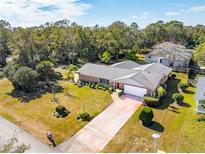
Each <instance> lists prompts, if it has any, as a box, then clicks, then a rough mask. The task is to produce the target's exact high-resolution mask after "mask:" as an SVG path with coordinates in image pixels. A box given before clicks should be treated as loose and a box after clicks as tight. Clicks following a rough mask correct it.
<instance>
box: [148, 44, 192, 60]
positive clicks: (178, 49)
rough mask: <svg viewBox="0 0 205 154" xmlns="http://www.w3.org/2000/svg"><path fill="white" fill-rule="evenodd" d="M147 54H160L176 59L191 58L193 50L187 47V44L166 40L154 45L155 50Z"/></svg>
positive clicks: (160, 55)
mask: <svg viewBox="0 0 205 154" xmlns="http://www.w3.org/2000/svg"><path fill="white" fill-rule="evenodd" d="M146 56H159V57H164V58H167V59H174V60H190V59H191V57H192V50H190V49H186V47H185V46H182V45H178V44H173V43H171V42H164V43H161V44H158V45H155V46H154V47H153V52H151V53H148V54H147V55H146Z"/></svg>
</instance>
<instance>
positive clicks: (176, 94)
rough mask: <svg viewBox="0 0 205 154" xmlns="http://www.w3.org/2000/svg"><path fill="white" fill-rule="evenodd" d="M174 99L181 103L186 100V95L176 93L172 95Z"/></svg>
mask: <svg viewBox="0 0 205 154" xmlns="http://www.w3.org/2000/svg"><path fill="white" fill-rule="evenodd" d="M172 99H173V100H174V101H175V102H177V103H181V102H182V101H183V100H184V96H183V95H181V94H179V93H175V94H173V95H172Z"/></svg>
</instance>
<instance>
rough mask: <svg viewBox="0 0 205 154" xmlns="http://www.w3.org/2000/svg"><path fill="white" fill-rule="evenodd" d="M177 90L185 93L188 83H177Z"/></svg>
mask: <svg viewBox="0 0 205 154" xmlns="http://www.w3.org/2000/svg"><path fill="white" fill-rule="evenodd" d="M178 88H180V89H181V90H182V91H183V92H184V91H186V89H187V88H189V84H188V83H179V84H178Z"/></svg>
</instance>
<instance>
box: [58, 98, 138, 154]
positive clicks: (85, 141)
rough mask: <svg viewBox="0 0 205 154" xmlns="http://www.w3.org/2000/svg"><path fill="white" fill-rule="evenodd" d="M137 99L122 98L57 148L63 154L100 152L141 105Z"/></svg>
mask: <svg viewBox="0 0 205 154" xmlns="http://www.w3.org/2000/svg"><path fill="white" fill-rule="evenodd" d="M141 104H142V103H141V101H140V99H139V98H137V97H133V96H122V97H121V98H119V99H115V102H114V103H113V104H112V105H110V106H109V107H108V108H107V109H106V110H104V111H103V112H102V113H100V114H99V115H98V116H97V117H95V118H94V119H93V120H92V121H91V122H89V123H88V124H87V125H86V126H85V127H83V128H82V129H81V130H80V131H79V132H77V133H76V134H75V135H74V136H73V137H72V138H70V139H69V140H67V141H65V142H64V143H62V144H60V145H59V146H58V147H57V148H58V149H60V151H62V152H67V153H69V152H78V153H85V152H96V153H97V152H100V151H101V150H102V149H103V148H104V147H105V146H106V145H107V144H108V142H109V141H110V140H111V139H112V138H113V137H114V136H115V135H116V133H117V132H118V131H119V130H120V128H121V127H122V126H123V125H124V124H125V123H126V122H127V120H128V119H129V118H130V117H131V116H132V114H133V113H134V112H135V111H136V110H137V108H138V107H139V106H140V105H141Z"/></svg>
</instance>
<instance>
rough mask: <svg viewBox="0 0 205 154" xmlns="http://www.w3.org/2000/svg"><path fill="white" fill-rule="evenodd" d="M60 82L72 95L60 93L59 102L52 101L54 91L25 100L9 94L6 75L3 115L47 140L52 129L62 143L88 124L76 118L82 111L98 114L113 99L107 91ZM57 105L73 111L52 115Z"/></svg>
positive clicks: (1, 85) (0, 90)
mask: <svg viewBox="0 0 205 154" xmlns="http://www.w3.org/2000/svg"><path fill="white" fill-rule="evenodd" d="M59 84H60V85H61V86H62V87H63V88H65V87H68V89H69V90H68V91H69V94H70V95H71V96H66V95H65V92H60V93H57V94H56V97H57V98H58V99H59V103H58V104H57V103H53V102H51V101H50V100H51V99H52V94H51V93H46V94H43V95H42V96H41V97H39V98H36V99H33V100H31V101H30V102H28V103H23V102H21V101H20V100H19V99H18V98H14V97H12V96H11V95H9V93H11V91H12V90H13V86H12V84H11V82H10V81H8V80H7V79H3V80H0V115H2V116H3V117H5V118H6V119H8V120H10V121H12V122H13V123H15V124H17V125H19V126H20V127H22V128H23V129H25V130H26V131H27V132H29V133H30V134H31V135H33V136H35V137H36V138H38V139H40V140H41V141H43V142H45V143H48V141H47V138H46V132H47V131H52V132H53V134H54V138H55V140H56V142H57V143H58V144H59V143H61V142H62V141H64V140H65V139H68V138H69V137H71V136H72V135H74V134H75V133H76V132H77V131H78V130H79V129H80V128H82V127H83V126H84V125H86V124H87V122H83V121H77V120H76V116H77V114H78V113H79V112H82V111H86V112H88V113H90V114H91V115H97V114H99V113H100V112H101V111H102V110H104V109H105V108H106V107H108V106H109V105H110V103H111V102H112V99H111V97H110V95H109V94H108V92H105V91H101V90H94V89H90V88H88V87H81V88H78V87H77V86H76V85H74V84H72V83H69V82H68V81H59ZM57 105H63V106H65V107H66V108H67V109H68V110H69V111H70V112H71V113H70V114H69V115H68V116H67V117H66V118H62V119H61V118H59V119H58V118H55V117H53V115H52V113H53V111H54V110H55V108H56V106H57Z"/></svg>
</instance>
